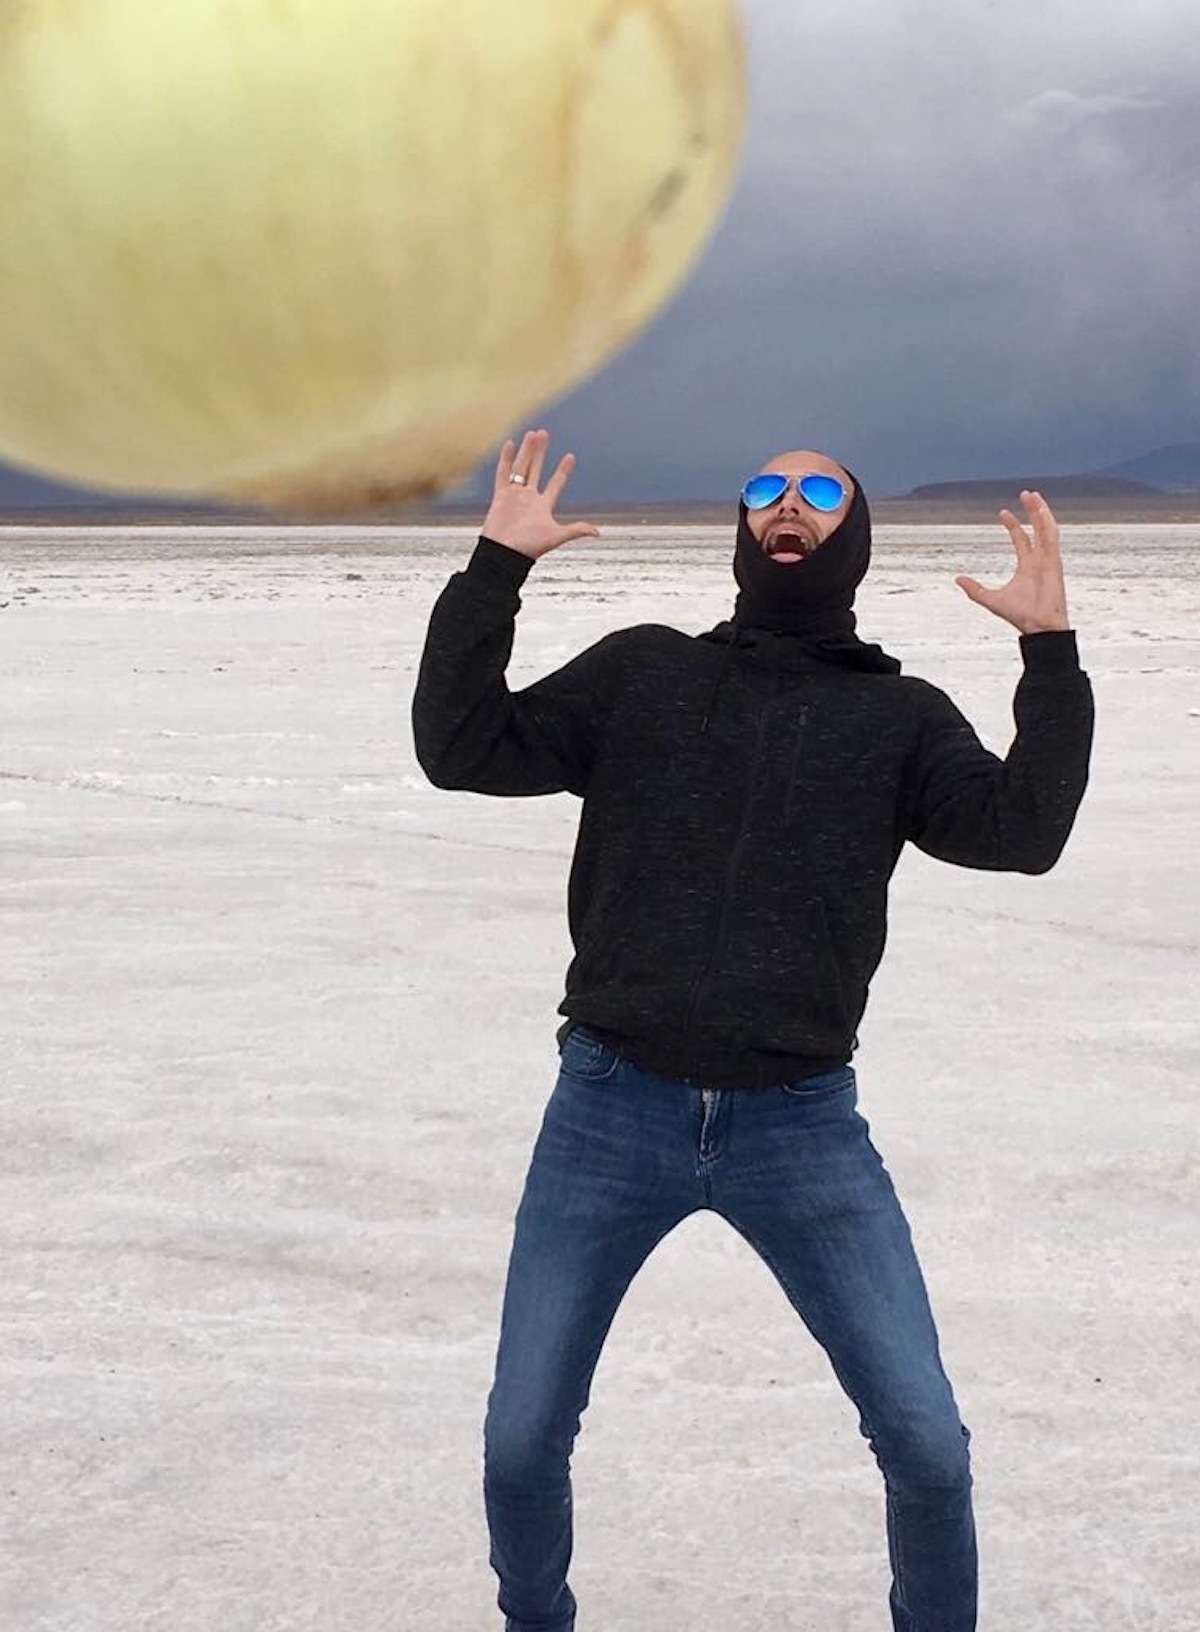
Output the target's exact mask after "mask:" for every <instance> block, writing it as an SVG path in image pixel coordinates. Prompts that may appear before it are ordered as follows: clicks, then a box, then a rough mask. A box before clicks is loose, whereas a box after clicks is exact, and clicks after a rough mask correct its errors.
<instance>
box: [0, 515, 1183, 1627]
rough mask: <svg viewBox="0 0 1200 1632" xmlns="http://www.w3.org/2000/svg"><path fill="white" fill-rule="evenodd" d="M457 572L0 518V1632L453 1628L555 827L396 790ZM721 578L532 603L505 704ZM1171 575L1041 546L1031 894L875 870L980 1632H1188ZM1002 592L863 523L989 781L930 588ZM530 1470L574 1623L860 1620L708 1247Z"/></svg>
mask: <svg viewBox="0 0 1200 1632" xmlns="http://www.w3.org/2000/svg"><path fill="white" fill-rule="evenodd" d="M472 543H473V538H472V536H471V535H470V534H468V533H467V532H464V531H461V530H460V531H455V532H450V531H445V532H440V533H439V532H438V531H436V530H428V529H422V530H416V529H403V528H397V529H390V530H386V531H380V532H377V533H370V532H365V531H363V530H361V529H360V530H349V529H347V530H342V531H339V530H338V529H324V530H316V531H314V530H308V531H304V532H289V531H287V530H283V529H280V530H277V531H266V530H262V529H258V530H251V531H238V530H237V529H225V530H223V531H219V532H218V531H206V530H200V529H197V528H188V529H186V530H181V531H179V532H172V531H170V530H165V529H162V528H159V529H156V530H154V531H153V532H145V533H134V532H126V533H121V534H118V535H117V536H112V535H108V534H105V533H102V532H87V533H82V534H76V533H71V532H65V531H56V532H45V531H38V532H33V531H29V532H21V531H18V530H16V529H7V530H4V531H2V532H0V603H3V604H2V605H0V653H2V656H0V983H2V992H3V1012H4V1039H3V1053H2V1055H0V1118H2V1122H0V1138H2V1144H0V1176H2V1178H0V1182H2V1192H0V1196H2V1200H0V1236H2V1243H3V1263H4V1271H3V1278H2V1283H0V1311H2V1322H3V1324H2V1328H0V1330H2V1346H0V1385H2V1388H3V1397H4V1413H3V1430H2V1435H3V1437H2V1454H0V1500H2V1502H3V1513H4V1520H5V1525H6V1546H5V1549H4V1552H3V1562H2V1563H0V1603H2V1605H3V1614H2V1616H0V1621H2V1624H3V1626H4V1628H5V1632H49V1629H54V1632H68V1629H69V1632H132V1629H134V1628H153V1629H156V1632H157V1629H161V1632H276V1629H279V1632H284V1629H287V1632H292V1629H295V1632H309V1629H312V1632H368V1629H369V1632H483V1629H485V1628H489V1627H496V1628H497V1629H498V1628H499V1627H500V1624H501V1623H500V1617H499V1615H498V1612H497V1610H496V1608H495V1579H494V1577H493V1576H492V1574H491V1571H490V1570H489V1568H488V1565H487V1538H486V1529H485V1525H484V1518H483V1509H482V1499H481V1495H480V1491H479V1483H480V1459H481V1438H480V1436H481V1425H482V1418H483V1410H484V1403H485V1396H486V1392H487V1389H488V1386H489V1384H490V1379H491V1367H492V1361H493V1356H494V1350H495V1340H496V1333H497V1328H498V1321H499V1312H500V1300H501V1293H502V1286H503V1276H504V1269H505V1265H506V1261H507V1254H508V1248H509V1243H510V1232H511V1224H512V1216H513V1213H514V1210H515V1208H516V1204H517V1201H518V1199H519V1194H520V1189H521V1185H522V1183H523V1179H524V1174H525V1168H526V1164H527V1160H528V1155H529V1151H530V1148H531V1146H532V1143H533V1140H534V1138H535V1136H536V1133H537V1129H538V1125H539V1122H540V1119H541V1115H542V1111H543V1108H544V1104H545V1100H546V1098H547V1096H548V1094H549V1092H550V1089H551V1087H552V1085H553V1080H554V1073H555V1068H556V1060H557V1055H556V1051H555V1044H554V1035H553V1033H554V1026H555V1025H556V1024H557V1021H558V1017H557V1016H556V1014H555V1007H556V1005H557V1003H558V1001H559V998H560V996H561V981H562V975H563V971H564V969H565V966H566V962H567V960H568V957H569V954H570V948H569V943H568V939H567V931H566V924H565V886H566V878H567V869H568V863H569V858H570V853H571V848H572V843H573V838H574V831H575V824H576V821H577V817H578V808H579V807H578V804H577V802H576V801H575V800H573V799H572V798H571V797H570V796H567V795H561V796H556V797H552V798H544V799H533V800H511V801H501V800H494V799H488V798H483V797H479V796H475V795H468V794H458V793H447V792H442V791H439V790H437V789H434V788H432V787H430V786H428V785H427V783H426V781H425V780H424V778H423V776H422V775H421V773H420V771H419V768H418V766H417V765H416V762H415V760H414V757H413V751H412V743H411V736H410V727H409V712H408V710H409V699H410V695H411V689H412V685H413V679H414V674H415V668H416V664H417V660H418V657H419V653H420V649H421V645H422V641H423V638H424V632H425V627H426V623H427V619H428V615H429V612H430V609H431V606H432V604H433V601H434V599H435V597H436V595H437V593H438V591H439V590H440V588H441V586H442V585H443V583H444V582H445V580H446V578H447V577H448V575H449V574H450V573H451V572H452V571H454V570H456V569H457V568H458V567H460V566H461V565H462V564H463V563H464V562H465V560H466V558H467V556H468V555H469V553H470V549H471V545H472ZM728 546H729V539H728V538H727V537H726V538H722V537H721V536H720V535H718V534H716V533H713V532H704V531H700V530H695V531H683V532H680V531H672V530H669V529H657V528H633V529H626V530H623V531H613V530H610V531H609V532H607V533H606V535H605V537H604V538H603V539H602V540H600V541H597V542H588V543H580V544H577V545H574V546H568V547H567V548H566V549H564V550H562V551H560V552H559V553H558V554H556V555H554V556H551V557H550V558H548V559H547V560H545V561H543V562H541V563H539V564H538V566H537V567H535V569H534V572H533V575H532V576H531V578H530V580H529V583H528V584H527V586H526V589H525V593H524V609H523V611H522V613H521V617H520V621H519V625H518V638H517V645H516V650H515V653H514V658H513V663H512V666H511V668H510V679H511V681H512V683H513V684H514V686H517V685H521V684H527V683H528V682H529V681H531V680H532V679H534V678H536V677H537V676H538V675H540V674H542V673H544V672H546V671H548V670H549V669H551V668H553V667H555V666H557V665H558V664H559V663H561V662H563V661H564V660H566V659H567V658H568V657H569V656H571V655H572V654H573V653H575V652H576V651H577V650H579V649H580V648H581V647H583V646H584V645H586V644H588V643H589V642H591V641H592V640H594V639H596V638H598V637H599V636H600V635H601V634H603V633H604V632H605V631H607V630H609V629H612V628H616V627H620V626H623V625H627V624H629V623H636V622H643V621H659V622H669V623H673V624H675V625H677V626H678V627H680V628H684V629H687V630H690V631H699V630H701V629H703V628H706V627H708V626H710V625H711V624H712V623H713V622H715V621H716V620H717V619H718V618H720V617H723V616H726V615H727V614H728V611H729V609H730V606H731V594H732V590H733V582H732V578H731V576H730V571H729V547H728ZM1198 554H1200V531H1198V530H1197V529H1194V528H1192V529H1189V528H1186V527H1178V528H1160V527H1155V528H1149V527H1141V528H1137V527H1134V528H1120V529H1105V528H1102V527H1095V528H1077V529H1069V530H1068V531H1067V535H1066V540H1065V555H1066V560H1067V567H1068V574H1069V591H1070V601H1071V610H1072V615H1073V619H1074V622H1075V623H1076V625H1077V627H1078V629H1079V631H1080V634H1079V638H1080V646H1081V651H1082V654H1083V660H1084V665H1085V667H1086V668H1087V670H1088V671H1089V673H1090V674H1091V676H1092V679H1093V683H1094V685H1095V689H1096V695H1097V704H1098V727H1097V741H1096V751H1095V759H1094V771H1093V778H1092V784H1091V786H1090V788H1089V791H1088V794H1087V797H1086V799H1085V802H1084V805H1083V808H1082V811H1081V813H1080V817H1079V820H1078V823H1077V826H1076V829H1075V832H1074V834H1073V836H1072V839H1071V842H1070V844H1069V847H1068V850H1067V852H1066V855H1065V856H1064V858H1063V860H1062V861H1061V862H1060V863H1059V865H1058V867H1057V868H1056V869H1055V870H1054V871H1053V872H1052V873H1050V874H1049V875H1048V876H1046V877H1043V878H1023V877H1015V876H996V875H989V874H986V873H972V872H967V871H964V870H960V869H955V868H952V867H949V866H945V865H941V864H937V863H934V862H932V861H930V860H928V858H926V857H924V856H922V855H921V854H919V853H918V852H916V851H913V850H911V849H910V850H909V851H908V852H906V854H905V857H904V858H903V859H902V862H901V865H900V867H899V869H898V872H897V875H896V879H895V882H894V887H893V893H892V905H891V938H890V944H889V949H888V953H887V955H886V957H885V960H884V964H883V967H882V969H881V971H880V973H879V975H878V976H877V978H876V981H875V984H874V987H873V991H872V999H871V1005H870V1008H869V1010H868V1014H867V1018H866V1021H865V1024H864V1026H863V1028H862V1047H861V1049H860V1051H859V1053H858V1054H857V1055H856V1058H855V1064H856V1066H857V1069H858V1080H859V1094H860V1107H861V1109H862V1110H863V1112H864V1114H865V1115H866V1116H867V1117H868V1119H869V1121H870V1123H871V1130H872V1137H873V1139H874V1141H875V1142H876V1144H877V1145H878V1146H879V1148H880V1149H881V1151H882V1152H883V1154H884V1157H885V1159H886V1161H887V1164H888V1167H889V1170H890V1171H891V1173H892V1175H893V1177H894V1179H895V1181H896V1184H897V1188H898V1190H899V1192H900V1195H901V1198H902V1200H903V1202H904V1204H905V1206H906V1209H907V1211H908V1215H909V1218H910V1221H911V1223H912V1227H913V1232H914V1236H915V1238H916V1241H917V1246H918V1250H919V1252H920V1254H921V1258H922V1262H923V1265H924V1268H925V1272H926V1278H927V1280H928V1282H929V1285H930V1291H931V1296H932V1300H933V1304H934V1311H935V1315H936V1317H937V1319H938V1323H939V1327H940V1331H941V1337H942V1352H943V1356H944V1358H945V1361H946V1365H947V1369H948V1371H949V1373H950V1375H951V1378H952V1380H953V1382H954V1385H955V1389H956V1392H957V1395H958V1399H959V1402H960V1406H961V1408H962V1411H963V1416H964V1420H965V1421H966V1422H967V1423H968V1425H969V1426H970V1428H971V1430H972V1433H973V1443H972V1451H973V1456H974V1466H975V1475H976V1500H977V1516H978V1523H979V1533H980V1546H981V1565H982V1589H981V1590H982V1598H981V1604H982V1613H981V1627H982V1628H983V1629H984V1632H1017V1629H1020V1632H1084V1629H1092V1628H1096V1629H1103V1632H1118V1629H1122V1628H1129V1629H1134V1628H1136V1629H1138V1632H1158V1629H1163V1632H1165V1629H1167V1628H1170V1629H1171V1632H1180V1629H1182V1628H1183V1627H1185V1626H1188V1625H1195V1624H1196V1620H1195V1617H1196V1613H1197V1605H1198V1604H1200V1559H1198V1557H1197V1539H1196V1529H1195V1515H1196V1513H1197V1512H1200V1488H1198V1487H1200V1480H1198V1477H1197V1474H1198V1468H1200V1453H1198V1451H1197V1433H1196V1430H1197V1426H1198V1423H1197V1416H1198V1412H1197V1395H1196V1389H1195V1366H1196V1356H1197V1343H1196V1338H1197V1329H1196V1328H1197V1320H1196V1314H1197V1299H1196V1273H1197V1271H1196V1262H1197V1246H1198V1244H1200V1226H1198V1223H1197V1217H1198V1213H1197V1200H1198V1190H1200V1186H1198V1184H1197V1174H1198V1165H1200V1164H1198V1161H1197V1137H1196V1135H1197V1126H1198V1124H1200V1109H1198V1105H1197V1097H1198V1088H1200V1084H1198V1080H1197V1079H1198V1076H1200V1004H1198V1003H1197V990H1198V989H1200V988H1198V983H1197V932H1198V918H1200V913H1198V907H1200V889H1198V886H1197V874H1196V847H1197V837H1198V834H1197V809H1198V803H1200V568H1198ZM1009 564H1010V550H1009V546H1008V542H1007V539H1006V537H1005V535H1004V534H1003V532H1002V531H1001V530H1000V529H999V528H998V527H997V528H995V529H988V528H984V529H979V528H944V529H939V530H934V531H927V530H922V531H918V530H916V529H905V528H895V529H891V530H887V529H884V530H882V531H881V533H880V536H879V539H878V543H877V550H876V559H875V563H874V565H873V568H872V572H871V575H870V578H869V580H868V583H867V584H866V585H865V586H864V589H863V591H862V592H861V594H860V598H859V612H860V632H861V633H863V634H864V635H865V636H866V637H867V638H870V639H877V640H880V641H881V642H882V643H883V644H884V645H885V646H886V647H888V648H889V649H890V650H892V651H894V652H895V653H896V655H898V656H899V657H901V658H902V660H903V661H904V664H905V667H906V669H907V670H908V671H909V672H915V673H919V674H922V675H924V676H926V677H927V678H929V679H931V680H933V681H935V682H936V683H938V684H940V685H943V686H944V687H945V688H946V689H947V690H948V691H949V692H950V693H951V695H952V696H954V697H955V698H956V699H957V700H958V702H959V703H960V705H961V706H962V707H963V708H964V710H965V711H966V712H967V713H968V715H969V716H970V717H971V718H972V720H973V721H974V722H975V724H976V726H977V728H978V729H979V731H980V733H981V735H982V736H983V738H984V740H985V742H987V743H988V744H989V745H990V746H991V747H993V748H995V749H996V750H997V751H998V752H1000V753H1003V752H1005V751H1006V749H1007V746H1008V743H1009V741H1010V737H1011V713H1010V709H1011V698H1012V692H1013V688H1014V685H1015V682H1016V679H1017V676H1018V673H1019V654H1018V647H1017V642H1016V635H1015V633H1014V632H1013V631H1012V630H1010V629H1009V627H1008V626H1007V625H1005V624H1003V623H1001V622H999V621H998V620H996V619H994V618H992V617H991V616H990V615H989V614H988V613H986V612H984V611H983V610H982V609H981V608H978V607H975V606H973V605H971V604H970V603H969V602H968V601H967V600H966V599H965V597H963V595H962V594H961V592H960V591H959V590H958V589H957V588H956V587H955V585H954V582H953V578H954V574H955V573H956V572H959V571H968V572H972V573H974V574H975V575H977V576H979V577H981V578H982V579H983V581H985V582H989V583H998V582H1002V581H1003V580H1004V578H1006V577H1007V576H1008V570H1009ZM575 1474H576V1480H575V1490H576V1504H577V1549H576V1560H575V1568H574V1571H573V1575H572V1581H573V1585H574V1587H575V1590H576V1593H577V1595H578V1597H579V1599H580V1621H579V1624H580V1629H581V1632H647V1629H649V1632H695V1629H699V1628H711V1629H713V1632H734V1629H737V1632H768V1629H769V1632H785V1629H786V1632H884V1628H885V1627H887V1625H888V1617H887V1611H886V1607H885V1594H886V1587H887V1580H888V1572H887V1562H886V1551H885V1540H884V1521H883V1487H882V1482H881V1480H880V1478H879V1474H878V1471H877V1469H876V1467H875V1464H874V1461H873V1459H872V1457H871V1454H870V1451H869V1448H868V1447H867V1444H866V1442H865V1440H863V1439H862V1438H861V1437H860V1435H859V1432H858V1427H857V1420H856V1413H855V1412H854V1410H853V1407H852V1406H851V1405H850V1403H849V1402H848V1401H847V1400H846V1399H845V1397H844V1396H843V1395H842V1393H841V1391H840V1389H839V1387H838V1385H837V1384H836V1382H835V1380H834V1379H833V1376H832V1373H831V1372H830V1370H829V1367H828V1364H827V1362H826V1360H825V1357H824V1355H823V1354H822V1352H821V1351H820V1350H819V1349H818V1348H817V1347H816V1346H815V1344H814V1343H813V1341H812V1340H811V1339H810V1338H809V1336H808V1334H807V1332H806V1331H805V1329H804V1328H803V1327H802V1325H801V1323H800V1322H799V1321H798V1319H797V1318H796V1317H795V1316H794V1315H793V1314H792V1312H791V1310H790V1309H789V1307H788V1306H787V1304H786V1302H785V1300H784V1299H783V1297H782V1294H781V1293H780V1292H779V1291H778V1289H777V1287H776V1285H775V1283H774V1281H773V1280H772V1279H771V1277H770V1275H769V1273H768V1271H767V1270H766V1269H765V1267H764V1266H763V1265H762V1264H761V1263H760V1262H759V1261H758V1259H757V1258H756V1257H755V1256H754V1255H753V1253H752V1252H751V1251H750V1249H749V1248H748V1247H747V1246H746V1245H745V1244H744V1243H743V1242H742V1241H741V1240H740V1239H739V1238H738V1237H736V1236H735V1235H734V1234H733V1233H732V1232H731V1231H730V1230H728V1229H727V1227H726V1226H724V1225H723V1224H722V1223H721V1222H720V1221H719V1220H718V1219H716V1218H715V1217H714V1216H713V1215H710V1214H700V1215H696V1216H695V1217H693V1218H692V1219H690V1220H688V1221H687V1222H686V1223H685V1224H684V1225H682V1226H681V1227H680V1228H679V1229H678V1230H677V1231H676V1232H675V1233H674V1234H673V1235H672V1236H670V1237H668V1239H667V1240H666V1241H665V1242H664V1243H663V1244H662V1245H661V1247H660V1248H659V1249H658V1251H657V1252H656V1253H655V1255H654V1256H653V1257H652V1258H651V1259H650V1261H649V1263H648V1264H647V1266H646V1268H645V1269H644V1271H643V1272H642V1274H641V1276H640V1277H639V1278H638V1279H637V1280H636V1281H635V1283H634V1285H633V1288H632V1289H631V1291H630V1293H629V1296H628V1298H627V1300H626V1302H625V1304H624V1305H623V1306H622V1309H621V1311H620V1312H619V1314H618V1317H617V1320H616V1323H615V1325H614V1327H613V1330H612V1334H611V1336H610V1339H609V1342H608V1345H607V1348H606V1349H605V1352H604V1355H603V1357H602V1359H601V1362H600V1367H599V1370H598V1371H597V1375H596V1383H595V1389H594V1392H593V1397H592V1404H591V1407H590V1409H589V1411H588V1413H587V1415H586V1416H585V1419H584V1429H583V1433H582V1435H581V1437H580V1440H579V1443H578V1446H577V1450H576V1455H575ZM1189 1512H1190V1513H1191V1514H1192V1519H1191V1520H1189V1519H1188V1518H1187V1514H1188V1513H1189Z"/></svg>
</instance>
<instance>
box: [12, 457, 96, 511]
mask: <svg viewBox="0 0 1200 1632" xmlns="http://www.w3.org/2000/svg"><path fill="white" fill-rule="evenodd" d="M75 505H83V506H85V507H86V508H88V509H90V510H94V509H96V508H97V499H96V495H95V494H94V493H89V492H88V491H86V490H85V489H83V488H77V487H64V486H63V485H62V484H61V483H59V482H48V481H44V480H43V479H42V478H41V477H40V476H31V475H30V474H29V473H28V472H27V471H24V470H14V469H13V468H12V467H11V466H10V465H0V509H9V508H12V509H14V510H42V509H45V510H67V509H71V508H73V507H74V506H75Z"/></svg>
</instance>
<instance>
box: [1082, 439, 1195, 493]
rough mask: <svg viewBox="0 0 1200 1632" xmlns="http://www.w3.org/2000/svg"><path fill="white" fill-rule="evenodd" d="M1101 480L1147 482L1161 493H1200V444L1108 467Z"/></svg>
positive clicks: (1178, 446)
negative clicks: (1115, 479) (1113, 477)
mask: <svg viewBox="0 0 1200 1632" xmlns="http://www.w3.org/2000/svg"><path fill="white" fill-rule="evenodd" d="M1096 475H1097V476H1115V477H1117V478H1118V479H1119V480H1128V481H1134V482H1147V483H1149V485H1150V486H1151V487H1156V488H1158V490H1159V491H1160V492H1161V493H1200V442H1176V443H1175V444H1174V445H1173V446H1172V447H1169V448H1155V450H1154V452H1153V453H1144V454H1142V456H1141V458H1140V459H1126V460H1125V461H1124V462H1123V463H1122V464H1119V465H1106V466H1105V467H1104V469H1103V470H1098V471H1097V472H1096Z"/></svg>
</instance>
